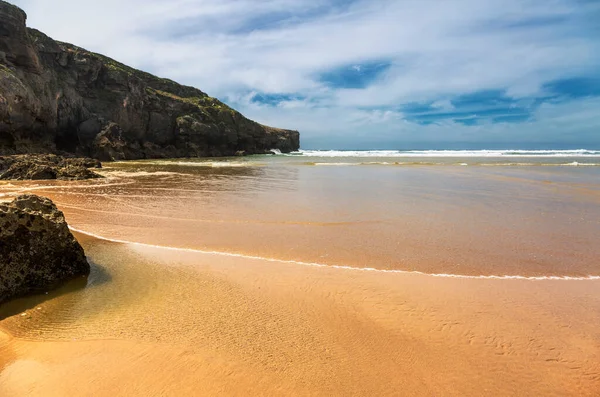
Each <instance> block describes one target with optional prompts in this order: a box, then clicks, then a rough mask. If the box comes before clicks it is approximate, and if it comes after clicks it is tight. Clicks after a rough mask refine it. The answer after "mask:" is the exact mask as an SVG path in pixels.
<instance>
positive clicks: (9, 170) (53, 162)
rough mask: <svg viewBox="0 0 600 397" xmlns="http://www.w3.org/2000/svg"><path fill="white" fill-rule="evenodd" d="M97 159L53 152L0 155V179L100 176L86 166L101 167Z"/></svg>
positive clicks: (75, 178) (89, 177) (72, 178)
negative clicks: (60, 154) (69, 156)
mask: <svg viewBox="0 0 600 397" xmlns="http://www.w3.org/2000/svg"><path fill="white" fill-rule="evenodd" d="M101 167H102V165H101V164H100V162H99V161H98V160H94V159H90V158H65V157H61V156H57V155H54V154H28V155H15V156H5V157H1V156H0V180H40V179H63V180H81V179H93V178H102V176H101V175H99V174H97V173H95V172H93V171H90V170H89V169H88V168H101Z"/></svg>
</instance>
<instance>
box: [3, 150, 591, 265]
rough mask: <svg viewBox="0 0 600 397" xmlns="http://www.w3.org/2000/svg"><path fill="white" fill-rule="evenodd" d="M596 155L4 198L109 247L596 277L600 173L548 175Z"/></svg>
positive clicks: (261, 164)
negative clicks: (43, 199)
mask: <svg viewBox="0 0 600 397" xmlns="http://www.w3.org/2000/svg"><path fill="white" fill-rule="evenodd" d="M376 154H377V155H381V153H376ZM567 154H568V155H572V153H571V152H568V153H567ZM510 156H511V157H510V158H511V159H513V158H514V157H512V155H510ZM586 156H591V155H589V154H588V155H586ZM595 158H596V157H564V156H563V157H556V155H555V154H554V155H553V156H550V157H548V156H543V157H539V156H538V157H523V158H516V162H515V164H522V162H524V161H527V162H528V163H527V164H529V165H526V166H524V165H512V166H508V165H496V166H486V165H482V164H504V163H502V162H504V161H506V160H505V158H504V157H456V156H450V157H440V156H438V155H436V156H433V157H431V156H430V157H426V158H425V160H426V161H421V159H420V158H418V157H417V158H413V157H393V156H390V155H388V157H384V158H378V157H373V156H370V157H368V158H367V157H348V156H344V157H343V162H342V163H340V162H339V160H340V157H335V156H320V157H314V156H309V155H306V154H305V155H301V156H300V155H292V156H254V157H246V158H234V159H216V160H215V159H213V160H193V159H184V160H156V161H135V162H125V163H107V164H106V165H105V168H104V170H102V173H103V175H105V176H106V177H107V178H106V179H104V180H101V181H91V182H75V183H73V182H54V183H31V182H23V183H13V184H12V185H0V192H2V193H3V194H9V193H10V194H14V193H16V192H33V193H37V194H41V195H46V196H49V197H51V198H52V199H53V200H54V201H55V202H56V203H57V205H58V206H59V207H60V208H61V209H62V210H63V211H64V212H65V214H66V215H67V218H68V220H69V224H70V225H71V226H72V227H74V228H75V229H77V230H80V231H84V232H89V233H93V234H95V235H98V236H101V237H105V238H109V239H116V240H125V241H133V242H140V243H146V244H151V245H159V246H167V247H180V248H189V249H198V250H204V251H218V252H224V253H234V254H242V255H249V256H257V257H265V258H273V259H281V260H291V261H300V262H308V263H317V264H325V265H335V266H353V267H361V268H374V269H392V270H403V271H417V272H423V273H430V274H451V275H468V276H480V275H483V276H523V277H545V276H551V277H588V276H593V277H595V276H600V266H599V263H598V259H597V258H599V257H600V244H597V236H598V235H599V233H600V167H596V166H587V167H582V166H568V165H551V166H549V165H546V166H544V165H542V164H546V163H547V162H548V161H555V162H556V164H563V163H564V164H570V163H573V162H575V161H576V162H578V163H583V162H585V161H588V162H589V161H590V159H591V161H596V160H594V159H595ZM365 159H368V160H369V162H368V164H367V163H365V161H364V160H365ZM407 159H410V160H411V164H418V165H402V164H405V161H404V160H407ZM379 160H385V161H379ZM413 160H415V161H413ZM432 160H434V161H435V162H436V165H431V164H429V162H430V161H432ZM465 162H468V163H470V164H478V165H471V166H461V165H460V164H464V163H465ZM383 163H385V164H383ZM313 164H330V166H327V167H322V166H315V165H313ZM331 164H333V165H331ZM349 164H351V165H349ZM389 164H397V165H394V166H390V165H389ZM534 164H535V165H534ZM8 198H9V197H8V196H5V199H8Z"/></svg>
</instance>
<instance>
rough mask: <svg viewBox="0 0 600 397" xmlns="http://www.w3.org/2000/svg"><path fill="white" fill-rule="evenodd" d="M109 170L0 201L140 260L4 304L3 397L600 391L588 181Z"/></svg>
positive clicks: (107, 256)
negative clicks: (40, 207) (23, 199)
mask: <svg viewBox="0 0 600 397" xmlns="http://www.w3.org/2000/svg"><path fill="white" fill-rule="evenodd" d="M236 161H237V160H236ZM112 166H113V168H112V169H107V170H105V171H103V172H105V174H106V175H107V176H109V178H107V179H105V180H103V181H92V182H54V183H47V182H42V183H40V182H23V183H11V184H2V185H1V186H0V194H5V195H12V194H15V193H17V192H33V193H37V194H42V195H46V196H49V197H51V198H52V199H53V200H55V202H56V203H57V204H58V206H59V207H60V208H61V209H62V210H64V212H65V215H66V217H67V221H68V222H69V224H70V225H71V226H72V227H74V228H75V229H78V230H84V231H87V232H91V233H94V234H97V235H99V236H104V237H107V238H109V239H112V240H128V241H134V242H140V243H143V244H135V243H133V244H132V243H118V242H114V241H108V240H106V239H99V238H95V237H92V236H89V235H86V234H81V233H75V234H76V237H77V238H78V240H79V241H80V242H81V243H82V245H83V246H84V248H85V250H86V254H87V255H88V257H89V259H90V261H91V263H92V274H91V275H90V277H89V278H88V279H78V280H74V281H73V282H70V283H68V284H67V285H65V286H64V287H62V288H61V289H59V290H57V291H52V292H50V293H49V294H48V295H42V296H37V297H31V298H26V299H19V300H16V301H13V302H11V303H9V304H6V305H3V306H1V307H0V395H2V396H4V395H7V396H79V395H98V396H120V395H126V396H132V395H133V396H136V395H139V396H147V395H150V396H154V395H160V396H163V395H164V396H187V395H189V396H193V395H202V394H209V395H214V394H225V395H248V394H257V395H344V396H345V395H407V396H410V395H415V396H422V395H426V396H428V395H430V396H480V395H494V396H496V395H497V396H531V395H544V396H597V395H598V394H600V278H599V277H598V276H600V269H598V262H597V258H598V254H600V251H599V250H600V247H598V246H597V244H594V241H596V239H597V237H596V236H597V235H598V234H597V232H598V230H600V229H599V228H600V226H599V225H600V223H599V221H600V217H597V216H596V215H598V214H599V213H600V206H599V205H598V204H599V199H600V195H599V192H600V189H599V188H598V187H599V185H598V182H597V179H596V178H595V176H596V174H597V170H595V169H594V170H591V171H590V170H589V169H586V170H578V169H572V168H570V169H562V168H561V169H552V170H549V169H546V168H541V167H537V168H535V169H528V168H527V169H522V168H519V169H514V168H503V167H500V168H493V169H492V168H485V169H484V168H482V167H480V168H473V169H467V168H463V167H449V168H448V167H443V168H439V167H414V168H407V169H405V168H394V167H385V168H380V167H351V168H353V169H349V167H346V168H339V167H323V168H318V167H311V166H307V167H298V166H284V167H279V166H277V167H272V166H271V165H269V164H267V165H254V166H251V167H246V166H239V167H238V166H237V165H236V166H233V167H229V166H223V167H221V166H219V167H218V168H211V169H208V168H207V169H205V168H202V167H198V168H197V167H193V171H186V170H188V169H189V168H190V167H189V166H182V165H177V166H171V165H169V166H163V165H160V166H157V165H140V166H136V165H135V164H114V165H112ZM186 167H187V168H186ZM324 168H327V170H325V171H321V169H324ZM373 178H376V179H373ZM4 198H9V196H5V197H4ZM152 245H161V246H165V248H160V247H153V246H152ZM177 247H180V248H184V249H183V250H182V249H177ZM186 249H187V250H186ZM203 250H204V251H219V252H218V253H206V252H204V253H203V252H198V251H203ZM251 256H255V257H254V258H253V257H251ZM260 257H263V258H262V259H261V258H260ZM264 258H270V259H269V260H267V259H264ZM373 269H378V270H373ZM389 270H392V272H390V271H389ZM413 271H418V272H422V273H435V274H417V273H412V272H413ZM492 275H496V276H500V277H499V278H490V276H492ZM504 275H509V277H503V276H504ZM457 276H458V277H457ZM515 276H518V278H515ZM589 276H592V279H587V278H588V277H589ZM553 277H554V278H553Z"/></svg>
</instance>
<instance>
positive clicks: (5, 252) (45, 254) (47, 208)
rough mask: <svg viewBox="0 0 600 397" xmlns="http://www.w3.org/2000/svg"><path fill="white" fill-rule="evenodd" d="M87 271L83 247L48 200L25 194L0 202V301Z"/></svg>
mask: <svg viewBox="0 0 600 397" xmlns="http://www.w3.org/2000/svg"><path fill="white" fill-rule="evenodd" d="M89 272H90V265H89V264H88V262H87V260H86V258H85V254H84V252H83V248H81V245H79V243H78V242H77V240H75V238H74V237H73V235H72V234H71V232H70V231H69V228H68V226H67V223H66V222H65V217H64V215H63V213H62V212H61V211H59V210H58V209H57V208H56V206H55V205H54V204H53V203H52V201H50V200H49V199H47V198H42V197H38V196H33V195H25V196H19V197H17V198H16V199H15V200H14V201H12V202H11V203H0V302H3V301H5V300H8V299H10V298H13V297H17V296H21V295H25V294H29V293H35V292H45V291H48V290H49V289H52V288H55V287H57V286H58V285H59V284H60V283H62V282H64V281H67V280H69V279H72V278H75V277H77V276H85V275H87V274H89Z"/></svg>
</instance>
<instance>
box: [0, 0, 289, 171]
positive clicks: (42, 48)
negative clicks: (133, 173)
mask: <svg viewBox="0 0 600 397" xmlns="http://www.w3.org/2000/svg"><path fill="white" fill-rule="evenodd" d="M26 18H27V16H26V14H25V12H23V11H22V10H21V9H19V8H18V7H16V6H13V5H12V4H9V3H7V2H4V1H2V0H0V154H17V153H55V152H68V153H74V154H77V155H81V156H92V157H95V158H98V159H100V160H121V159H141V158H161V157H200V156H229V155H234V154H236V153H237V154H240V153H244V154H258V153H266V152H268V151H269V150H270V149H279V150H281V151H282V152H290V151H294V150H298V148H299V133H298V132H297V131H291V130H282V129H277V128H272V127H267V126H264V125H261V124H258V123H256V122H254V121H252V120H249V119H247V118H246V117H244V116H243V115H241V114H240V113H239V112H237V111H235V110H233V109H232V108H230V107H229V106H227V105H225V104H224V103H222V102H220V101H219V100H217V99H215V98H211V97H210V96H208V95H207V94H205V93H204V92H202V91H200V90H198V89H196V88H193V87H186V86H182V85H179V84H177V83H175V82H174V81H171V80H167V79H161V78H158V77H156V76H153V75H151V74H149V73H145V72H142V71H139V70H136V69H133V68H131V67H128V66H126V65H123V64H121V63H119V62H117V61H114V60H112V59H110V58H108V57H105V56H102V55H99V54H95V53H92V52H89V51H86V50H84V49H82V48H79V47H76V46H74V45H71V44H67V43H61V42H57V41H54V40H52V39H51V38H49V37H48V36H46V35H45V34H43V33H42V32H39V31H37V30H35V29H30V28H27V27H26Z"/></svg>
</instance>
